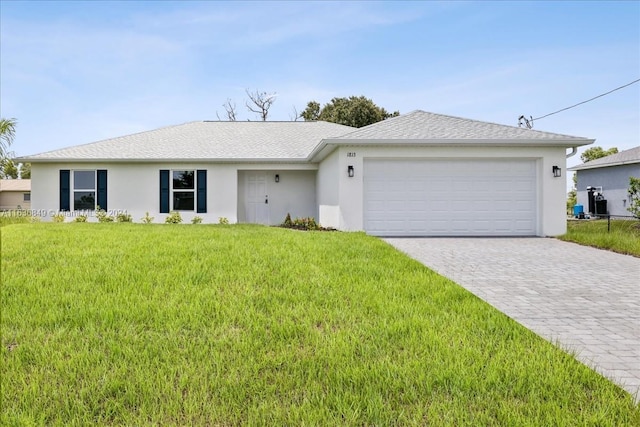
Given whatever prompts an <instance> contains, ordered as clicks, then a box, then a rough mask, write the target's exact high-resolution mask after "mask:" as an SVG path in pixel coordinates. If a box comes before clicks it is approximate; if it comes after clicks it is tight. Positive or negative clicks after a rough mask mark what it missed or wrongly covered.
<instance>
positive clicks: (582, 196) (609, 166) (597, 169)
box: [569, 147, 640, 216]
mask: <svg viewBox="0 0 640 427" xmlns="http://www.w3.org/2000/svg"><path fill="white" fill-rule="evenodd" d="M569 170H570V171H576V175H577V178H578V181H577V185H576V189H577V196H578V204H579V205H582V206H583V207H584V211H585V212H589V199H588V193H587V187H594V188H596V189H597V190H598V192H601V195H602V196H603V197H604V200H606V201H607V202H606V207H607V213H608V214H609V215H622V216H631V213H630V212H629V211H628V210H627V208H628V207H629V203H630V200H629V193H628V190H629V178H630V177H632V176H634V177H636V178H640V147H635V148H632V149H630V150H625V151H621V152H619V153H616V154H611V155H609V156H606V157H601V158H599V159H596V160H592V161H590V162H587V163H583V164H581V165H579V166H574V167H572V168H569ZM592 213H595V212H592Z"/></svg>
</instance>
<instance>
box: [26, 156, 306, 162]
mask: <svg viewBox="0 0 640 427" xmlns="http://www.w3.org/2000/svg"><path fill="white" fill-rule="evenodd" d="M14 160H15V161H18V162H23V163H168V162H170V163H308V160H307V158H301V157H295V158H286V157H284V158H283V157H278V158H272V157H266V158H265V157H262V158H248V157H247V158H174V157H172V158H153V159H141V158H99V157H96V158H53V157H50V158H37V159H32V158H28V157H20V158H16V159H14Z"/></svg>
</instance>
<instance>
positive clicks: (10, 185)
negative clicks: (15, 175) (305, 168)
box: [0, 179, 31, 211]
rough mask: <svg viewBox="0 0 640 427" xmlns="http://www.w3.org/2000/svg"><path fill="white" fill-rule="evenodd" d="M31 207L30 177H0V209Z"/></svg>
mask: <svg viewBox="0 0 640 427" xmlns="http://www.w3.org/2000/svg"><path fill="white" fill-rule="evenodd" d="M16 209H31V180H30V179H0V211H9V210H16Z"/></svg>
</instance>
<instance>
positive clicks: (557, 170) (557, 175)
mask: <svg viewBox="0 0 640 427" xmlns="http://www.w3.org/2000/svg"><path fill="white" fill-rule="evenodd" d="M553 176H554V177H555V178H560V177H561V176H562V169H560V168H559V167H558V166H554V167H553Z"/></svg>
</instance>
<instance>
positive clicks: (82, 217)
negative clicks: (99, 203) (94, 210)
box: [73, 215, 87, 222]
mask: <svg viewBox="0 0 640 427" xmlns="http://www.w3.org/2000/svg"><path fill="white" fill-rule="evenodd" d="M73 222H87V216H86V215H78V216H77V217H75V219H74V220H73Z"/></svg>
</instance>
